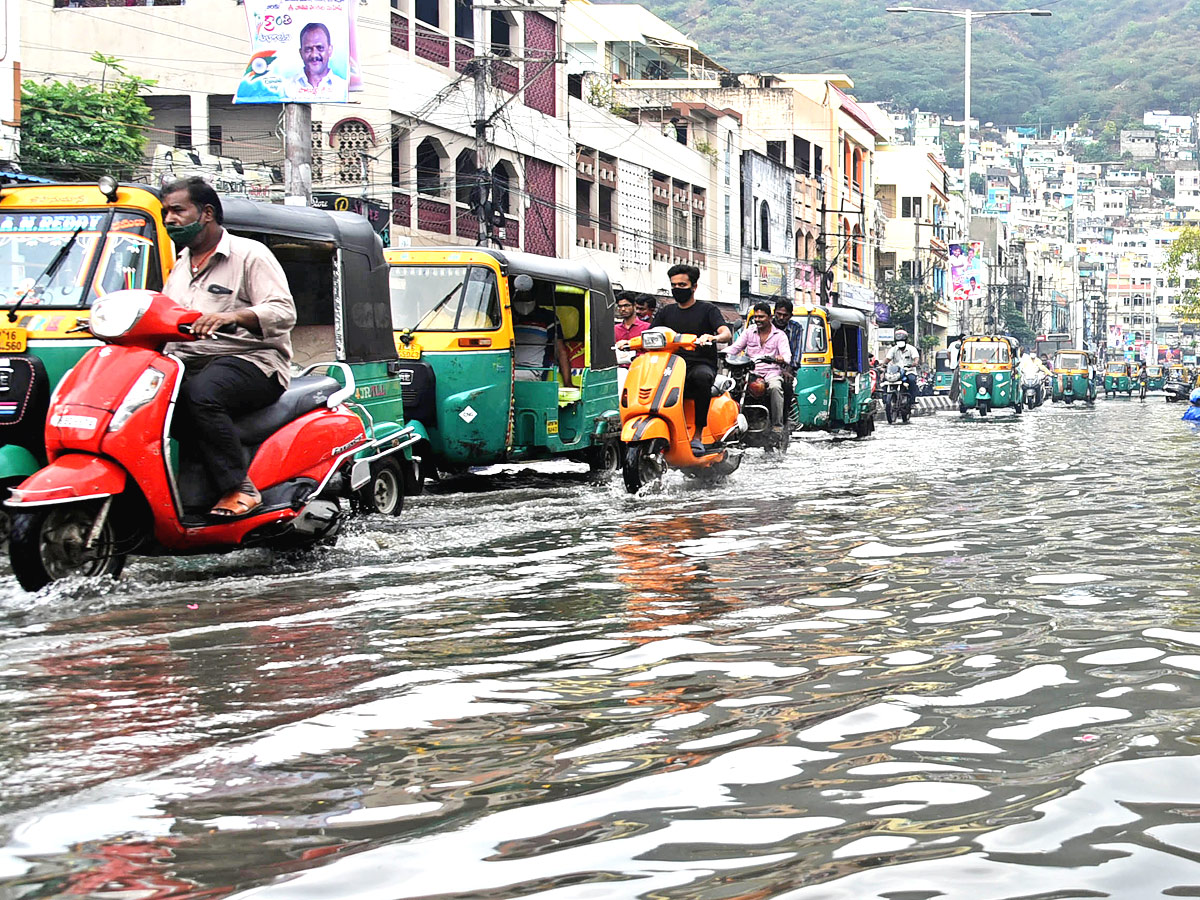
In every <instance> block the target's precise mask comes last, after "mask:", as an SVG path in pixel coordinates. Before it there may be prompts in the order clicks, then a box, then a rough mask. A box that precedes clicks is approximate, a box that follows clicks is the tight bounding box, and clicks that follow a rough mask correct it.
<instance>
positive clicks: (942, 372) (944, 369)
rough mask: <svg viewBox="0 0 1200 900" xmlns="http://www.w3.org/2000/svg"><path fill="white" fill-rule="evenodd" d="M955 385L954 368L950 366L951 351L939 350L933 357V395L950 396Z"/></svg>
mask: <svg viewBox="0 0 1200 900" xmlns="http://www.w3.org/2000/svg"><path fill="white" fill-rule="evenodd" d="M953 384H954V367H953V366H952V365H950V351H949V350H939V351H938V352H937V353H935V354H934V355H933V393H934V395H935V396H936V395H948V394H949V393H950V387H951V385H953Z"/></svg>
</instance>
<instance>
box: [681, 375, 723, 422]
mask: <svg viewBox="0 0 1200 900" xmlns="http://www.w3.org/2000/svg"><path fill="white" fill-rule="evenodd" d="M716 378H717V370H716V369H714V368H713V367H712V366H710V365H708V364H707V363H693V362H689V363H688V364H687V376H686V377H685V379H684V382H683V398H684V399H685V400H691V401H692V403H693V404H695V407H696V437H697V438H698V439H699V440H703V439H704V438H703V432H704V426H705V425H707V424H708V404H709V403H710V402H711V401H712V386H713V382H714V381H716Z"/></svg>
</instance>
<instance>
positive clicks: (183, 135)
mask: <svg viewBox="0 0 1200 900" xmlns="http://www.w3.org/2000/svg"><path fill="white" fill-rule="evenodd" d="M175 146H176V147H178V148H182V149H184V150H186V149H188V148H190V147H191V146H192V126H191V125H176V126H175Z"/></svg>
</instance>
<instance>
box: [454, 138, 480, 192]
mask: <svg viewBox="0 0 1200 900" xmlns="http://www.w3.org/2000/svg"><path fill="white" fill-rule="evenodd" d="M478 168H479V167H478V166H477V165H476V164H475V151H474V150H464V151H463V152H462V153H460V154H458V157H457V158H456V159H455V160H454V199H455V200H457V201H458V202H459V203H463V204H466V205H472V204H471V200H472V198H471V194H472V193H473V192H474V190H475V186H476V185H477V184H478V183H479V173H478V171H477V170H478Z"/></svg>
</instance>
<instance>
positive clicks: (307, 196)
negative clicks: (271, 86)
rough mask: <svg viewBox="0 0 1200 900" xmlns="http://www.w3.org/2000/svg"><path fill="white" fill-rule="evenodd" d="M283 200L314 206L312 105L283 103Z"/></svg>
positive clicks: (293, 204)
mask: <svg viewBox="0 0 1200 900" xmlns="http://www.w3.org/2000/svg"><path fill="white" fill-rule="evenodd" d="M283 202H284V203H285V204H287V205H288V206H312V107H311V106H309V105H308V104H307V103H285V104H283Z"/></svg>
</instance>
